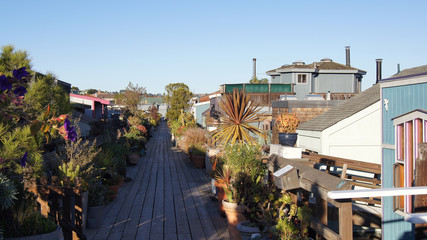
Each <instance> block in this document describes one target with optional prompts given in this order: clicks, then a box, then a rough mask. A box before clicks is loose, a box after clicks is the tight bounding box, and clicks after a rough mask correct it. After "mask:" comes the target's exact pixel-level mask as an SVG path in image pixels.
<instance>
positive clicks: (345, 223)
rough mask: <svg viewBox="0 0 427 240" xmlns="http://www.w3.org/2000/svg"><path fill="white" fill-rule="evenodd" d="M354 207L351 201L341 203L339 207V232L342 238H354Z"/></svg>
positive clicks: (349, 239)
mask: <svg viewBox="0 0 427 240" xmlns="http://www.w3.org/2000/svg"><path fill="white" fill-rule="evenodd" d="M352 216H353V209H352V203H351V201H346V202H343V203H342V204H341V207H340V208H339V209H338V220H339V233H340V236H341V238H342V239H348V240H351V239H353V218H352Z"/></svg>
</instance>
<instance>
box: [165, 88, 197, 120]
mask: <svg viewBox="0 0 427 240" xmlns="http://www.w3.org/2000/svg"><path fill="white" fill-rule="evenodd" d="M165 91H166V93H164V98H163V99H164V101H165V103H167V104H168V106H169V108H168V112H167V113H166V117H167V118H168V119H169V120H171V121H174V120H176V119H178V117H179V115H180V114H181V110H186V109H187V108H188V107H189V106H190V99H191V98H192V97H193V93H192V92H190V90H189V88H188V86H187V85H186V84H185V83H171V84H169V85H167V86H166V87H165Z"/></svg>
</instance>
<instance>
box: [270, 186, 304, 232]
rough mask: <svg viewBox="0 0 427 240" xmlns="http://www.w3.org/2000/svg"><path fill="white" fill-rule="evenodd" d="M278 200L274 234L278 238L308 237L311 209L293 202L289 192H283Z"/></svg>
mask: <svg viewBox="0 0 427 240" xmlns="http://www.w3.org/2000/svg"><path fill="white" fill-rule="evenodd" d="M280 201H281V203H282V204H281V206H280V208H279V212H278V218H277V219H278V220H277V225H276V234H277V235H279V237H280V239H308V237H307V236H308V226H309V225H310V218H311V209H310V208H309V207H308V206H305V205H304V206H302V207H300V206H298V205H297V204H295V203H293V202H292V199H291V197H290V196H289V194H284V195H283V196H282V198H281V199H280Z"/></svg>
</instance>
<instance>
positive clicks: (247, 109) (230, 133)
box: [212, 89, 265, 145]
mask: <svg viewBox="0 0 427 240" xmlns="http://www.w3.org/2000/svg"><path fill="white" fill-rule="evenodd" d="M258 106H259V105H258V104H256V103H255V102H253V101H249V97H248V96H247V95H246V94H245V92H243V91H239V90H237V89H234V90H233V93H231V94H230V93H229V94H226V95H225V96H224V98H223V99H221V102H220V113H221V121H220V126H219V128H218V129H217V130H216V131H215V133H214V135H213V136H212V137H213V139H214V143H219V144H220V145H222V144H224V145H225V144H227V143H231V144H234V143H235V142H236V141H239V142H246V143H249V144H256V143H257V141H256V140H255V139H254V138H253V137H252V136H251V135H250V133H253V134H256V135H258V136H261V137H263V138H265V134H264V133H263V132H262V131H261V130H260V129H258V128H256V127H254V126H251V125H250V124H251V123H257V122H259V121H260V120H259V118H258V112H259V111H260V110H261V108H258Z"/></svg>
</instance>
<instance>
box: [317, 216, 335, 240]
mask: <svg viewBox="0 0 427 240" xmlns="http://www.w3.org/2000/svg"><path fill="white" fill-rule="evenodd" d="M310 227H311V228H312V229H314V231H316V232H317V233H318V234H320V235H321V236H322V237H324V238H326V239H328V240H341V239H343V238H341V236H340V235H339V234H337V233H336V232H334V231H332V230H331V229H330V228H328V226H326V225H323V224H322V223H320V222H319V221H318V220H317V219H316V218H314V217H312V218H311V221H310Z"/></svg>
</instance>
